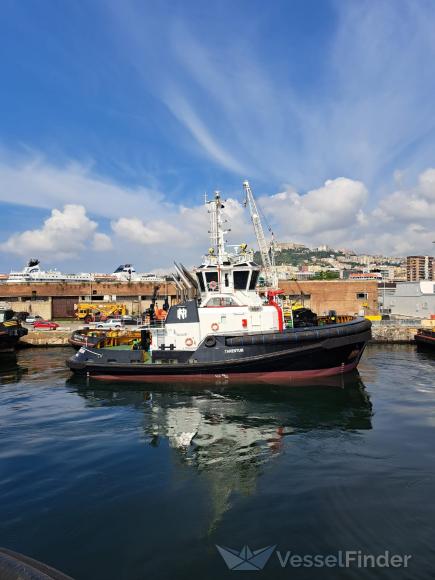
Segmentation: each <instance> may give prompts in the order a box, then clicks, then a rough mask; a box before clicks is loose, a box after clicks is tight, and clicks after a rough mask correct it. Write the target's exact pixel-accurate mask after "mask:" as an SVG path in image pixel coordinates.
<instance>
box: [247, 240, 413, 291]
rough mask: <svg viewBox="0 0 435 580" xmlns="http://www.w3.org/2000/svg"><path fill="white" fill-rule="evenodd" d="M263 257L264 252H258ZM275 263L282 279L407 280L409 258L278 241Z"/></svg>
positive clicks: (258, 256)
mask: <svg viewBox="0 0 435 580" xmlns="http://www.w3.org/2000/svg"><path fill="white" fill-rule="evenodd" d="M255 258H256V260H260V255H259V254H258V253H257V254H256V255H255ZM275 263H276V265H277V269H278V275H279V278H280V279H281V280H316V279H317V280H328V279H334V278H340V279H355V280H373V281H376V280H377V281H382V280H389V281H401V280H402V281H404V280H406V279H407V268H406V258H402V257H388V256H380V255H369V254H356V253H355V252H354V251H352V250H349V249H334V248H331V247H329V246H327V245H321V246H318V247H315V248H309V247H307V246H305V245H303V244H298V243H294V242H283V243H276V244H275Z"/></svg>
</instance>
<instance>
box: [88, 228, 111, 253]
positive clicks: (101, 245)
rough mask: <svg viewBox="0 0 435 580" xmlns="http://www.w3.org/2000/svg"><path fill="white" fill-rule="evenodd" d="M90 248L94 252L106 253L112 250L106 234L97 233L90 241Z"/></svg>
mask: <svg viewBox="0 0 435 580" xmlns="http://www.w3.org/2000/svg"><path fill="white" fill-rule="evenodd" d="M92 248H93V249H94V250H95V251H96V252H107V251H109V250H111V249H112V248H113V244H112V240H111V238H110V236H108V235H107V234H102V233H101V232H97V233H96V234H94V238H93V240H92Z"/></svg>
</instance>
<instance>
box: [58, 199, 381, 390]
mask: <svg viewBox="0 0 435 580" xmlns="http://www.w3.org/2000/svg"><path fill="white" fill-rule="evenodd" d="M208 205H209V215H210V237H211V248H210V250H209V251H208V254H207V256H206V257H205V259H204V261H203V263H202V265H201V266H199V267H198V268H197V269H196V270H195V272H194V275H192V274H191V273H190V272H188V270H187V269H186V268H185V267H184V266H183V265H181V264H180V265H178V264H175V268H176V271H177V277H174V280H175V282H176V284H177V286H178V287H179V289H180V291H181V292H182V293H183V300H182V302H181V303H179V304H177V305H174V306H171V308H170V309H169V312H168V315H167V318H166V322H165V325H164V327H160V328H153V327H150V328H149V329H145V330H143V331H142V340H141V345H140V348H138V349H137V350H128V351H127V350H114V349H110V348H108V349H105V348H102V349H97V348H87V347H84V348H81V349H80V350H79V351H78V352H77V353H76V354H75V355H74V356H73V357H71V358H70V359H69V360H68V361H67V365H68V366H69V368H70V369H71V370H72V371H73V372H74V373H75V374H77V375H83V376H86V377H88V378H95V379H101V380H110V381H115V380H119V381H146V382H156V381H169V380H178V381H179V380H182V379H183V378H184V380H188V381H193V380H195V379H199V380H204V379H211V380H216V379H218V380H219V379H222V378H224V379H225V380H230V381H237V380H243V381H244V380H253V379H256V380H260V381H266V382H268V381H269V380H270V379H271V380H275V379H284V380H286V381H287V380H288V381H291V380H292V379H293V380H300V379H311V378H314V377H325V376H333V375H340V374H343V373H346V372H349V371H351V370H353V369H355V368H356V366H357V365H358V362H359V360H360V358H361V355H362V353H363V351H364V348H365V346H366V344H367V342H368V340H369V339H370V337H371V323H370V321H369V320H366V319H364V318H354V319H352V320H351V321H349V322H345V323H338V324H327V325H317V326H316V325H315V324H316V320H317V319H316V317H313V318H312V322H311V325H310V324H307V323H305V324H304V326H301V327H293V328H287V327H285V324H284V316H283V310H282V307H281V305H280V302H279V296H280V294H282V291H281V290H279V289H278V288H277V287H276V286H275V287H269V288H268V289H267V288H266V289H264V296H261V295H260V293H259V292H258V291H257V282H258V279H259V276H260V271H261V267H260V266H259V265H258V264H256V263H255V262H254V257H253V251H251V250H248V248H247V246H246V244H242V245H241V246H236V247H235V248H234V249H233V251H231V252H230V251H229V250H227V247H226V242H225V234H226V233H227V232H226V231H224V228H223V224H224V219H223V216H222V210H223V208H224V206H223V204H222V201H221V197H220V194H219V192H216V194H215V196H214V199H213V200H212V201H210V202H208ZM253 216H255V217H257V215H256V214H255V212H254V214H253ZM253 222H254V227H256V226H257V227H258V223H257V224H256V223H255V221H254V217H253ZM256 233H257V232H256ZM257 239H258V235H257ZM260 249H261V247H260Z"/></svg>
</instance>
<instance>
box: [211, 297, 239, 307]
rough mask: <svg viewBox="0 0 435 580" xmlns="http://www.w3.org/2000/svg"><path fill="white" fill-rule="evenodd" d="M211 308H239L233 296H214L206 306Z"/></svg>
mask: <svg viewBox="0 0 435 580" xmlns="http://www.w3.org/2000/svg"><path fill="white" fill-rule="evenodd" d="M205 306H206V307H209V306H239V304H237V302H236V301H235V300H234V298H233V297H232V296H213V298H210V300H208V301H207V302H206V304H205Z"/></svg>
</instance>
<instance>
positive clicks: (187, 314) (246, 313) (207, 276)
mask: <svg viewBox="0 0 435 580" xmlns="http://www.w3.org/2000/svg"><path fill="white" fill-rule="evenodd" d="M208 206H209V215H210V230H209V231H210V241H211V247H210V249H209V251H208V254H207V255H206V256H205V257H204V260H203V263H202V264H201V266H199V267H198V268H196V269H195V270H194V276H192V275H191V274H190V273H189V272H188V271H187V270H186V269H185V268H184V267H183V266H182V265H177V264H175V266H176V269H177V273H178V275H179V278H178V282H177V283H178V284H179V285H180V288H181V287H182V288H183V289H184V290H185V294H187V295H188V294H189V292H191V291H193V290H195V291H196V303H197V318H196V314H195V312H194V310H196V307H195V309H194V310H193V309H191V308H190V306H189V304H188V303H185V305H183V303H182V304H180V305H178V306H173V307H172V308H171V311H170V313H169V315H168V318H167V321H166V325H165V330H164V333H163V334H164V336H162V332H161V331H160V333H159V334H160V336H159V337H157V336H156V341H155V344H160V343H161V342H162V340H163V341H164V343H165V344H172V345H173V348H174V349H180V350H186V349H188V350H195V349H196V348H197V347H198V345H199V344H200V342H201V341H202V340H203V339H204V338H205V337H206V336H208V335H210V334H228V333H251V332H273V331H280V330H282V328H283V318H282V310H281V308H280V307H279V306H278V305H277V304H276V303H275V302H274V300H273V299H271V300H269V302H268V301H267V300H266V299H265V298H264V297H261V296H260V295H259V293H258V291H257V282H258V279H259V276H260V271H261V268H260V266H259V265H258V264H256V263H255V262H254V261H253V258H254V252H253V250H248V248H247V245H246V244H241V245H239V246H233V247H232V248H233V251H231V252H229V251H228V250H227V248H226V244H225V234H226V233H227V232H226V231H225V229H224V223H225V220H224V218H223V215H222V210H223V208H224V206H223V204H222V201H221V197H220V194H219V192H216V193H215V197H214V199H213V200H212V201H210V202H208ZM276 293H279V291H278V292H276ZM174 313H175V314H174Z"/></svg>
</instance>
